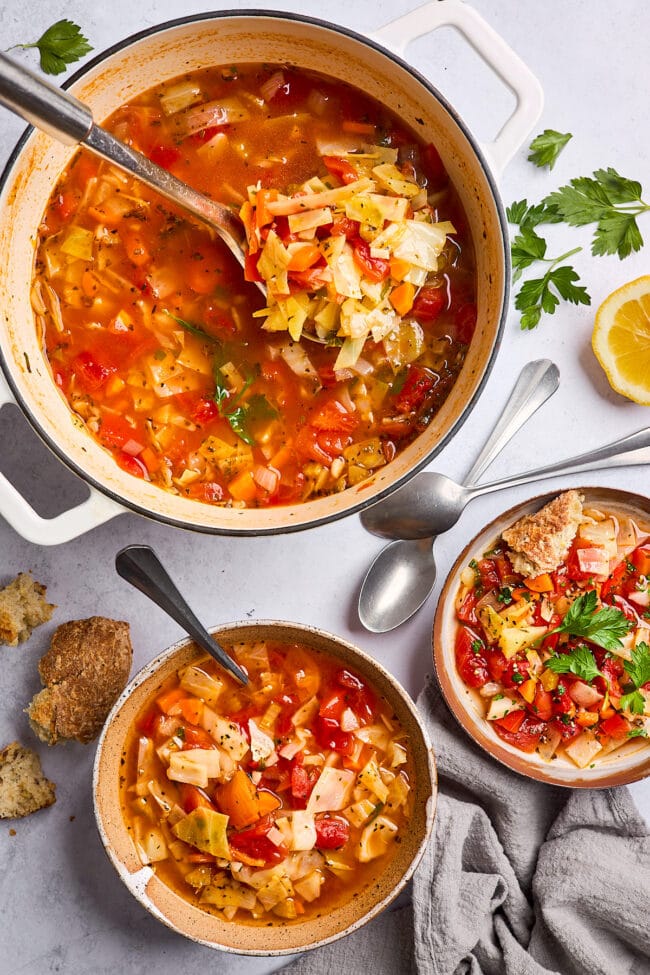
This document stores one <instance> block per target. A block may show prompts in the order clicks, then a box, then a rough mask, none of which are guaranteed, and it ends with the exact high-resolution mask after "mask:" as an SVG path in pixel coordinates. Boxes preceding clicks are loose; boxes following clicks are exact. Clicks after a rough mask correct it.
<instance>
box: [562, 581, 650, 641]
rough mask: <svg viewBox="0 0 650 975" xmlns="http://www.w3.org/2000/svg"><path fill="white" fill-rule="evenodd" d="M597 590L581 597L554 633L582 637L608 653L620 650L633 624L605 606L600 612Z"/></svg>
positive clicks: (616, 610)
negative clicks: (608, 651) (597, 608)
mask: <svg viewBox="0 0 650 975" xmlns="http://www.w3.org/2000/svg"><path fill="white" fill-rule="evenodd" d="M597 605H598V597H597V595H596V590H595V589H590V590H589V591H588V592H586V593H584V594H583V595H582V596H578V598H577V599H576V600H574V601H573V602H572V603H571V606H570V607H569V609H568V611H567V614H566V616H565V617H564V619H563V620H562V622H561V623H560V625H559V626H558V627H556V628H555V629H554V630H551V633H568V634H569V635H570V636H577V637H582V638H583V639H584V640H589V642H590V643H595V644H596V645H597V646H599V647H603V649H605V650H619V649H620V648H621V647H622V646H623V643H622V637H624V636H625V635H626V634H627V633H629V631H630V629H631V627H632V624H631V623H630V621H629V620H628V619H627V618H626V617H625V614H624V613H622V612H621V610H620V609H617V608H616V606H602V607H601V608H600V609H599V610H598V611H596V607H597Z"/></svg>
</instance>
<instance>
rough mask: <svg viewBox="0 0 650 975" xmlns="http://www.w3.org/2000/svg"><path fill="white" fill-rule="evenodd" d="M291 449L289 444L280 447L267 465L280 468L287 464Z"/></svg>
mask: <svg viewBox="0 0 650 975" xmlns="http://www.w3.org/2000/svg"><path fill="white" fill-rule="evenodd" d="M291 455H292V449H291V445H290V444H285V445H284V446H283V447H280V449H279V450H278V452H277V454H273V457H271V459H270V461H269V467H275V468H276V469H277V470H280V471H281V470H282V468H283V467H284V465H285V464H288V463H289V461H290V460H291Z"/></svg>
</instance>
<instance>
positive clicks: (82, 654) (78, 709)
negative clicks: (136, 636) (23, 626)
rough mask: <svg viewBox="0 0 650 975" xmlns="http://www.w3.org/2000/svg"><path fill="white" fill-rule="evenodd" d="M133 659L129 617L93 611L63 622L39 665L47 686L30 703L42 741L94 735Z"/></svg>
mask: <svg viewBox="0 0 650 975" xmlns="http://www.w3.org/2000/svg"><path fill="white" fill-rule="evenodd" d="M132 659H133V650H132V648H131V639H130V635H129V624H128V623H124V622H122V621H119V620H111V619H106V618H105V617H104V616H91V617H90V619H87V620H71V621H70V622H69V623H64V624H63V625H62V626H60V627H59V628H58V629H57V630H56V632H55V633H54V636H53V637H52V642H51V644H50V649H49V650H48V651H47V653H46V654H45V656H44V657H42V658H41V662H40V663H39V665H38V669H39V672H40V675H41V680H42V681H43V684H44V685H45V689H44V690H42V691H40V692H39V693H38V694H36V696H35V697H34V698H33V699H32V702H31V704H30V705H29V707H27V708H26V711H27V714H28V715H29V718H30V721H31V724H32V728H33V729H34V731H35V732H36V734H37V735H38V737H39V738H40V739H41V741H45V742H47V744H48V745H54V744H56V742H57V741H59V740H61V739H70V738H75V739H76V740H77V741H80V742H83V743H84V744H85V743H86V742H89V741H93V739H94V738H96V737H97V735H98V734H99V732H100V731H101V729H102V725H103V724H104V722H105V720H106V717H107V715H108V712H109V711H110V709H111V708H112V707H113V705H114V704H115V701H116V700H117V698H118V697H119V695H120V694H121V692H122V691H123V690H124V687H125V686H126V682H127V680H128V678H129V673H130V671H131V662H132Z"/></svg>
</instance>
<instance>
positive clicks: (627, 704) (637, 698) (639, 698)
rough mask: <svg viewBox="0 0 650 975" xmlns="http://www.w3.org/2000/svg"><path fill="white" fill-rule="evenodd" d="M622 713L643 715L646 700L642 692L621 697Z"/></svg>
mask: <svg viewBox="0 0 650 975" xmlns="http://www.w3.org/2000/svg"><path fill="white" fill-rule="evenodd" d="M620 707H621V711H631V712H632V714H643V712H644V711H645V698H644V697H643V694H642V693H641V691H631V692H630V693H629V694H623V695H622V697H621V704H620Z"/></svg>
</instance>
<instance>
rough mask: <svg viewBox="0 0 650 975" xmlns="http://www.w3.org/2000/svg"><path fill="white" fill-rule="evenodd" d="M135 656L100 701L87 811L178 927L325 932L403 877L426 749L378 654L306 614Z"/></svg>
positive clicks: (412, 862)
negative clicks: (110, 701)
mask: <svg viewBox="0 0 650 975" xmlns="http://www.w3.org/2000/svg"><path fill="white" fill-rule="evenodd" d="M213 632H214V636H215V638H216V639H217V640H218V641H219V642H220V643H221V644H222V645H223V646H224V647H225V648H226V650H227V651H228V652H229V653H230V654H231V655H232V656H233V657H234V658H235V659H236V660H237V661H238V663H239V664H240V666H241V667H242V668H243V669H244V670H245V671H246V673H247V675H248V679H249V683H248V685H247V686H246V687H242V686H241V685H240V684H239V683H238V682H237V681H236V680H235V679H234V678H232V677H231V676H230V675H229V674H227V673H226V672H225V671H223V670H222V669H221V668H220V667H219V666H218V665H217V664H216V663H215V662H214V661H213V660H212V658H210V657H208V656H207V655H206V654H205V653H204V652H203V651H201V650H200V649H199V648H197V647H196V646H195V645H194V644H193V643H192V642H191V641H187V640H185V641H182V642H181V643H178V644H176V645H174V646H173V647H170V648H169V649H168V650H166V651H164V652H163V653H162V654H160V656H158V657H157V658H156V659H155V660H153V661H152V662H151V663H150V664H148V665H147V666H146V667H145V668H144V669H143V670H142V671H140V673H139V674H138V675H137V676H136V677H135V678H134V679H133V681H132V682H131V683H130V684H129V686H128V687H127V688H126V690H125V691H124V693H123V694H122V696H121V698H120V699H119V700H118V702H117V703H116V705H115V707H114V709H113V711H112V712H111V714H110V715H109V718H108V720H107V723H106V726H105V729H104V731H103V734H102V736H101V739H100V743H99V748H98V751H97V757H96V762H95V773H94V795H95V814H96V818H97V824H98V828H99V832H100V836H101V839H102V842H103V844H104V846H105V848H106V851H107V853H108V856H109V858H110V860H111V862H112V863H113V865H114V867H115V868H116V870H117V872H118V874H119V876H120V878H121V879H122V881H123V882H124V883H125V884H126V886H127V887H128V889H129V890H130V891H131V893H132V894H133V895H134V896H135V897H136V898H137V899H138V900H139V901H140V903H141V904H142V905H143V906H144V907H146V908H147V910H149V911H150V912H151V913H152V914H153V915H154V916H155V917H157V918H158V919H159V920H161V921H163V922H164V923H165V924H167V925H168V926H169V927H171V928H173V929H174V930H175V931H177V932H179V933H180V934H183V935H185V936H186V937H189V938H191V939H193V940H195V941H198V942H201V943H203V944H207V945H209V946H211V947H214V948H220V949H222V950H227V951H233V952H238V953H242V954H284V953H291V952H296V951H303V950H306V949H309V948H314V947H318V946H321V945H323V944H326V943H328V942H330V941H332V940H335V939H336V938H339V937H341V936H343V935H345V934H348V933H350V932H351V931H354V930H356V929H357V928H358V927H359V926H361V925H362V924H364V923H365V922H366V921H368V920H370V919H371V918H372V917H375V916H376V915H377V914H378V913H379V912H380V911H381V910H383V909H384V908H385V907H386V906H387V905H388V904H389V903H390V902H391V901H392V900H393V899H394V898H395V897H396V896H397V894H398V893H399V892H400V891H401V890H402V889H403V887H404V886H405V885H406V883H407V882H408V880H409V878H410V877H411V875H412V874H413V871H414V870H415V867H416V866H417V863H418V861H419V859H420V857H421V856H422V853H423V851H424V847H425V844H426V842H427V839H428V836H429V834H430V831H431V826H432V821H433V815H434V808H435V796H436V777H435V768H434V764H433V753H432V750H431V747H430V744H429V742H428V739H427V734H426V731H425V730H424V728H423V725H422V722H421V718H420V717H419V715H418V712H417V709H416V708H415V706H414V704H413V702H412V701H411V700H410V698H409V697H408V695H407V694H406V693H405V691H404V690H403V689H402V688H401V687H400V686H399V684H398V683H397V682H396V681H395V680H394V678H392V677H391V676H390V675H389V674H388V673H387V672H386V671H385V670H384V669H383V668H382V667H381V666H380V665H379V664H378V663H376V662H375V661H373V660H372V659H371V658H369V657H368V656H366V655H365V654H364V653H362V651H360V650H358V649H357V648H356V647H353V646H351V645H350V644H348V643H345V642H344V641H343V640H341V639H339V638H338V637H334V636H332V635H330V634H328V633H325V632H323V631H321V630H317V629H314V628H312V627H308V626H301V625H297V624H292V623H282V622H265V621H262V622H247V623H234V624H230V625H228V626H225V627H221V628H220V629H219V630H215V631H213Z"/></svg>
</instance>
